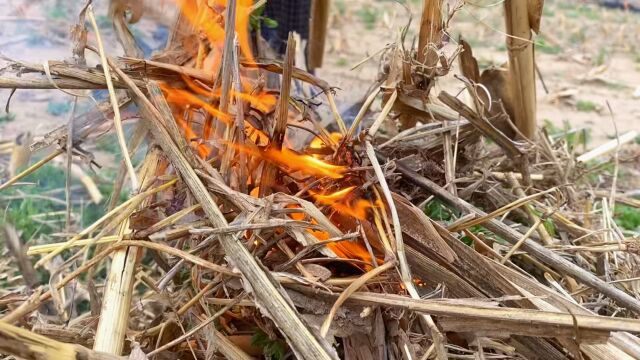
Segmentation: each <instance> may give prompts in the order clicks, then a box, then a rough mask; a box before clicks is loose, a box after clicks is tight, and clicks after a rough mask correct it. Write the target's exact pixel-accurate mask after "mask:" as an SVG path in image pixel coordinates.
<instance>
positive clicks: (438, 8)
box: [418, 0, 444, 77]
mask: <svg viewBox="0 0 640 360" xmlns="http://www.w3.org/2000/svg"><path fill="white" fill-rule="evenodd" d="M442 3H443V1H442V0H424V3H423V4H424V5H423V7H422V17H421V18H420V34H419V35H418V36H419V37H418V61H419V62H420V63H422V64H424V65H425V66H426V67H427V69H428V72H427V75H428V76H429V77H433V74H434V73H435V70H436V69H435V68H436V66H437V65H438V52H437V51H433V50H434V49H439V48H440V46H442V29H443V27H444V19H443V16H442V15H443V14H442V10H443V8H444V7H443V6H442ZM431 47H434V49H432V48H431Z"/></svg>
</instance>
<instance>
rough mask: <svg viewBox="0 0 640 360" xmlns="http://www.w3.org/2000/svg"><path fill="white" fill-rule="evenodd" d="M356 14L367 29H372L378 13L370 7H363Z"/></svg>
mask: <svg viewBox="0 0 640 360" xmlns="http://www.w3.org/2000/svg"><path fill="white" fill-rule="evenodd" d="M356 14H357V15H358V17H359V18H360V21H361V22H362V23H363V24H364V28H365V29H367V30H373V28H374V27H375V26H376V23H377V22H378V13H377V12H376V10H374V9H372V8H371V7H363V8H361V9H359V10H358V12H357V13H356Z"/></svg>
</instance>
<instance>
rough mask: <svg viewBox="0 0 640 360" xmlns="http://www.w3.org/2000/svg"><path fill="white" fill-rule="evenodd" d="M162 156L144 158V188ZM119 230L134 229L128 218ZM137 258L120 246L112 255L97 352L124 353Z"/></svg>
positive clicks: (131, 249)
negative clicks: (130, 225) (131, 227)
mask: <svg viewBox="0 0 640 360" xmlns="http://www.w3.org/2000/svg"><path fill="white" fill-rule="evenodd" d="M159 157H160V154H159V149H158V148H153V149H152V150H151V151H150V152H149V154H148V155H147V157H146V158H145V161H144V164H143V166H142V168H141V170H140V177H141V178H142V179H143V184H142V187H143V188H144V187H146V186H148V185H150V183H151V182H153V181H154V180H155V175H156V168H157V165H158V161H159ZM147 203H149V197H147V198H146V199H145V200H143V201H142V202H141V203H140V205H139V208H144V206H145V204H147ZM118 232H119V234H118V235H119V237H122V236H124V235H125V234H128V233H130V232H131V230H130V229H129V220H128V219H127V220H126V221H124V222H123V223H122V224H121V225H120V229H119V230H118ZM137 261H138V249H137V248H135V247H126V248H123V249H120V250H118V251H116V252H115V254H114V255H113V259H112V261H111V267H110V268H109V275H108V277H107V284H106V287H105V291H104V296H103V299H102V311H101V312H100V321H99V322H98V328H97V330H96V336H95V341H94V344H93V349H94V350H96V351H103V352H107V353H110V354H114V355H120V354H121V353H122V349H123V347H124V339H125V333H126V331H127V325H128V323H129V308H130V306H131V295H132V291H133V283H134V279H135V277H134V275H135V269H136V264H137Z"/></svg>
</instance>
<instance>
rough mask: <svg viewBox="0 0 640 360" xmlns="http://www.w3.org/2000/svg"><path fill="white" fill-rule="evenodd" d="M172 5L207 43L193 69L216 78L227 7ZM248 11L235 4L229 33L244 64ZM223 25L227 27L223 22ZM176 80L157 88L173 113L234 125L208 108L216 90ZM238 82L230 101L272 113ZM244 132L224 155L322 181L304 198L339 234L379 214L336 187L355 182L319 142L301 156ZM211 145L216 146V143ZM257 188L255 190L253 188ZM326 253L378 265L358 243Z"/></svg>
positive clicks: (219, 0)
mask: <svg viewBox="0 0 640 360" xmlns="http://www.w3.org/2000/svg"><path fill="white" fill-rule="evenodd" d="M175 1H176V3H177V4H178V6H179V7H180V10H181V12H182V14H183V16H184V18H185V19H187V21H189V22H190V23H191V25H193V28H194V29H195V30H196V31H197V32H198V33H199V34H201V35H202V36H203V37H202V39H206V40H207V41H208V43H209V44H208V45H209V46H208V47H207V49H209V50H210V53H209V56H208V57H207V61H200V59H201V58H198V60H199V62H198V64H199V65H198V66H203V68H205V69H206V70H207V71H211V72H213V73H217V72H219V71H220V66H221V62H222V51H223V48H224V39H225V28H224V26H225V25H224V24H225V19H224V16H225V12H224V8H225V7H226V6H227V0H209V1H202V2H199V1H198V2H197V1H196V0H175ZM196 3H201V4H202V5H201V6H200V7H198V6H197V5H196ZM252 5H253V1H252V0H238V1H237V8H236V19H235V30H236V34H237V39H238V43H239V45H240V52H241V57H243V58H244V59H246V60H249V61H254V58H253V54H252V48H251V43H250V33H249V31H250V29H249V28H250V27H249V16H250V11H251V8H252ZM226 22H227V23H228V21H226ZM201 45H202V44H201ZM203 48H205V47H203V46H200V50H199V51H200V52H202V51H203ZM200 52H199V54H200ZM204 54H205V55H206V50H204ZM237 60H239V59H237ZM237 60H236V61H237ZM182 78H183V80H184V83H185V84H186V86H187V89H175V88H172V87H170V86H168V85H166V84H162V85H161V88H162V90H163V92H164V93H165V96H166V99H167V102H169V103H171V104H173V105H174V106H177V107H179V108H180V110H183V109H184V110H188V109H189V108H194V109H202V110H204V111H206V112H207V113H208V114H210V115H211V116H212V117H214V118H217V119H219V120H220V121H222V122H224V123H226V124H228V125H231V124H233V123H234V122H235V115H234V114H233V112H234V109H235V108H236V107H235V106H230V107H229V112H230V113H225V112H223V111H221V110H220V109H218V108H216V107H215V106H214V105H213V104H215V103H213V104H212V101H211V100H212V99H213V100H216V99H217V98H220V96H221V90H220V88H219V87H215V88H213V89H211V88H208V87H207V86H209V85H210V84H202V83H199V82H197V81H194V80H192V79H191V78H189V77H188V76H183V77H182ZM240 81H241V86H240V87H241V89H240V90H238V89H232V90H230V94H229V95H231V98H232V99H235V100H236V101H242V102H244V103H245V104H247V103H248V104H250V105H251V107H252V108H253V109H255V110H257V111H260V112H262V113H270V112H272V111H273V110H274V109H275V107H276V101H277V99H276V96H274V95H273V94H270V93H267V92H265V91H262V88H261V87H252V84H251V80H250V79H249V78H247V77H244V76H241V79H240ZM218 86H219V85H218ZM232 101H233V100H232ZM177 112H179V111H177ZM174 115H175V118H176V122H177V124H178V125H179V127H180V128H181V129H182V130H183V131H184V134H185V136H186V138H187V139H189V140H191V139H197V138H202V134H196V131H194V129H193V128H191V127H190V125H189V123H188V122H187V121H186V120H185V118H184V117H182V114H180V113H178V114H174ZM244 128H245V134H246V138H245V144H244V145H239V144H236V143H230V142H229V143H226V144H225V147H226V149H228V150H229V149H230V150H229V151H234V150H235V151H237V152H244V153H245V154H248V155H249V156H251V157H254V159H261V160H263V161H267V162H271V163H273V164H276V165H277V166H278V167H279V168H280V169H281V170H282V171H283V172H286V173H289V174H293V173H302V174H305V175H308V176H311V177H315V178H316V180H320V179H322V178H324V179H325V180H326V179H327V178H328V179H329V181H319V183H318V184H317V185H316V189H320V190H317V191H316V192H314V191H309V194H310V195H311V197H312V198H313V200H314V201H315V202H316V204H318V205H323V206H326V207H328V209H330V210H331V214H330V215H329V219H330V220H331V221H333V222H335V223H336V225H338V226H340V227H341V228H343V230H344V231H347V230H348V231H354V230H355V229H357V228H359V227H360V226H362V227H363V228H364V227H366V225H365V224H366V221H367V219H369V220H371V217H372V216H371V214H372V209H373V208H384V205H383V204H382V203H379V202H380V201H376V202H375V203H373V202H372V201H370V200H367V199H364V198H362V197H361V193H362V191H361V190H358V189H357V186H346V185H347V184H343V185H339V184H336V181H337V180H341V181H343V182H347V181H348V182H349V184H348V185H352V184H354V183H355V182H354V181H353V180H352V179H351V176H350V177H348V178H346V179H345V175H346V172H347V171H348V169H349V168H348V167H347V166H345V165H340V164H334V163H331V162H329V161H327V159H332V157H331V156H329V155H330V154H332V151H325V150H329V149H330V146H329V144H326V143H325V141H324V140H323V139H322V138H320V137H318V138H315V139H313V140H312V141H311V143H310V144H309V150H310V151H309V154H303V153H299V152H297V151H295V150H293V149H291V148H290V147H289V146H287V144H288V143H287V142H286V140H287V139H286V138H285V146H284V147H282V148H275V147H270V146H269V143H270V137H269V136H268V132H263V131H262V130H260V129H257V128H255V127H253V126H252V125H251V124H250V123H249V122H248V121H246V120H245V121H244ZM329 137H330V140H331V141H332V142H333V143H335V144H337V143H340V141H342V139H343V135H342V134H340V133H331V134H329ZM206 140H209V139H206ZM216 140H218V141H219V140H221V139H216ZM327 141H329V140H327ZM192 144H193V143H192ZM194 147H195V148H196V149H197V151H198V155H199V156H200V157H202V158H206V157H207V156H209V154H210V153H211V147H210V146H209V145H207V144H194ZM262 149H264V150H262ZM331 161H332V160H331ZM251 176H253V175H251ZM256 180H257V179H252V181H253V182H252V184H253V183H254V182H255V181H256ZM307 180H308V179H304V180H303V181H307ZM312 180H313V179H312ZM247 183H248V184H249V181H247ZM257 185H260V184H259V183H258V184H257ZM303 185H304V184H301V187H302V186H303ZM345 186H346V187H345ZM335 189H338V190H335ZM259 193H260V191H259V187H254V188H253V190H251V192H250V195H251V196H258V194H259ZM296 207H297V205H296ZM306 216H307V215H306V214H304V213H302V212H298V213H292V214H290V217H291V218H292V219H297V220H302V219H304V218H305V217H306ZM357 220H359V221H357ZM309 221H310V222H311V223H312V224H317V222H316V220H315V219H309ZM307 231H308V232H309V233H310V234H312V235H313V236H315V237H316V238H317V239H318V240H320V241H322V240H328V239H329V238H330V234H329V233H328V232H325V231H321V230H315V229H308V230H307ZM371 244H372V245H373V249H376V246H375V244H374V241H373V240H372V243H371ZM327 247H328V248H329V249H331V250H332V251H333V252H334V253H335V254H336V255H337V256H338V257H341V258H345V259H358V260H361V261H363V262H364V263H365V264H372V263H373V261H378V260H380V259H379V258H376V256H377V255H374V254H373V253H372V251H373V249H369V248H367V247H365V245H364V243H363V242H362V241H338V242H331V243H328V244H327ZM378 250H379V249H378ZM378 253H379V251H378ZM369 266H370V265H365V267H366V268H369Z"/></svg>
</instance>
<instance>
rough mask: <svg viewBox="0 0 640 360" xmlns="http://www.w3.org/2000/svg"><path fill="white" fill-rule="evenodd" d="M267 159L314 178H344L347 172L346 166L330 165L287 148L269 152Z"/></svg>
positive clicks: (266, 154)
mask: <svg viewBox="0 0 640 360" xmlns="http://www.w3.org/2000/svg"><path fill="white" fill-rule="evenodd" d="M265 157H266V158H267V160H271V161H273V162H276V163H278V164H281V165H284V166H286V167H287V168H288V169H290V170H293V171H301V172H303V173H306V174H309V175H314V176H326V177H330V178H332V179H340V178H342V177H343V174H344V172H345V171H346V170H347V168H346V167H345V166H341V165H333V164H329V163H327V162H324V161H322V160H320V159H316V158H314V157H313V156H309V155H300V154H298V153H296V152H295V151H293V150H290V149H287V148H282V150H280V151H278V150H276V149H270V150H267V152H266V153H265Z"/></svg>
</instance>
